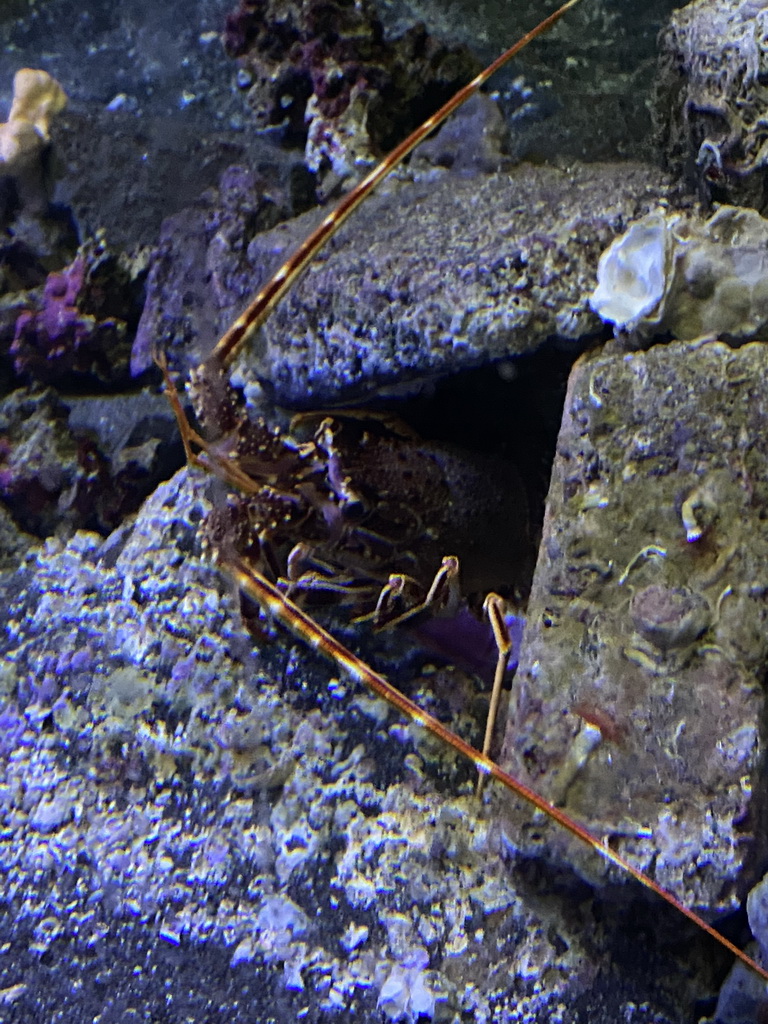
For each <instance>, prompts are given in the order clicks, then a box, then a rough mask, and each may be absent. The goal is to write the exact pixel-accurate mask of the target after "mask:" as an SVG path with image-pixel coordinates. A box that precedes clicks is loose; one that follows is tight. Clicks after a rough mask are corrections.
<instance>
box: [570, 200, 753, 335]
mask: <svg viewBox="0 0 768 1024" xmlns="http://www.w3.org/2000/svg"><path fill="white" fill-rule="evenodd" d="M597 282H598V283H597V288H596V289H595V291H594V292H593V293H592V296H591V298H590V305H591V307H592V309H594V310H595V312H596V313H597V314H598V315H599V316H600V317H602V319H603V320H605V321H607V322H609V323H612V324H614V325H615V326H616V328H617V329H618V330H622V331H634V330H637V331H638V332H639V333H640V334H641V335H643V336H645V337H648V336H650V335H651V334H660V333H669V334H671V335H673V336H674V337H675V338H679V339H680V340H681V341H693V340H694V339H697V338H714V337H727V338H735V339H739V340H748V339H750V338H753V337H755V336H756V334H757V333H758V332H759V331H760V330H761V329H763V328H764V327H765V326H766V324H768V221H767V220H766V219H765V218H763V217H761V216H760V214H758V213H757V212H756V211H755V210H750V209H743V208H741V207H735V206H723V207H721V208H720V209H719V210H718V211H717V213H715V214H714V216H712V217H710V218H709V220H707V221H702V220H701V219H700V218H698V217H696V216H694V215H682V214H679V213H674V214H671V213H662V212H661V211H659V212H656V213H651V214H648V215H647V216H645V217H643V218H642V219H641V220H638V221H636V222H635V223H634V224H633V225H632V226H631V227H630V228H629V230H628V231H627V232H626V233H625V234H624V235H622V236H621V237H620V238H617V239H616V240H615V241H614V242H613V243H612V244H611V245H610V246H609V248H608V249H607V250H606V251H605V252H604V253H603V255H602V256H601V257H600V262H599V264H598V271H597Z"/></svg>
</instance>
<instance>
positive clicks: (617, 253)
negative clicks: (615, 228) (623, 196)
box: [589, 213, 668, 330]
mask: <svg viewBox="0 0 768 1024" xmlns="http://www.w3.org/2000/svg"><path fill="white" fill-rule="evenodd" d="M667 237H668V232H667V222H666V220H665V218H664V217H663V216H662V214H660V213H649V214H648V215H647V216H646V217H643V218H642V219H641V220H638V221H635V223H634V224H633V225H632V227H631V228H630V229H629V231H627V232H626V233H625V234H623V235H622V236H621V237H620V238H617V239H616V240H615V241H614V242H613V243H612V244H611V245H610V246H609V247H608V248H607V249H606V251H605V252H604V253H603V255H602V256H601V257H600V262H599V263H598V267H597V288H596V289H595V291H594V292H593V294H592V297H591V298H590V300H589V304H590V306H591V307H592V309H593V310H594V311H595V312H596V313H597V315H598V316H600V317H602V319H603V320H606V321H608V322H609V323H612V324H615V325H616V326H617V327H619V328H620V329H621V330H631V329H633V328H634V327H636V326H637V324H638V323H639V322H640V321H641V320H643V319H645V318H647V317H649V316H651V315H652V314H653V312H654V310H656V309H657V308H658V306H659V304H660V303H661V300H662V299H663V298H664V292H665V290H666V278H667V273H666V269H667V268H666V256H667Z"/></svg>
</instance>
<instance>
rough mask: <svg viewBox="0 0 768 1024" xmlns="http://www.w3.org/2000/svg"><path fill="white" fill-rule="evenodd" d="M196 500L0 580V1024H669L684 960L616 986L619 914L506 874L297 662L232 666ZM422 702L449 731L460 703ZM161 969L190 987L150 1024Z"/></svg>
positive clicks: (435, 763)
mask: <svg viewBox="0 0 768 1024" xmlns="http://www.w3.org/2000/svg"><path fill="white" fill-rule="evenodd" d="M208 486H209V485H208V482H207V481H205V480H204V479H203V478H201V477H200V476H199V475H197V474H193V475H190V474H188V473H187V471H182V472H181V473H179V474H177V476H176V477H175V478H174V479H173V480H171V481H170V482H168V483H167V484H164V485H162V486H161V487H159V488H158V489H157V491H156V492H155V494H154V495H153V496H152V497H151V498H150V499H149V500H148V501H147V503H146V504H145V506H144V508H143V509H142V511H141V513H140V514H139V516H138V517H137V519H136V520H135V522H133V523H132V524H129V525H126V526H125V527H123V528H121V529H119V530H118V531H116V532H115V533H114V534H113V535H112V536H111V537H110V538H109V539H107V540H106V541H102V540H101V539H100V538H98V537H96V536H95V535H93V534H88V533H79V534H77V535H76V536H75V537H74V538H73V539H72V541H71V542H70V543H69V544H68V545H66V546H63V545H61V544H57V543H55V542H50V543H49V544H48V545H47V546H46V548H45V549H44V550H41V551H40V552H39V553H37V554H36V555H35V554H33V555H30V557H29V558H28V559H27V561H26V563H25V564H24V565H23V567H22V568H21V569H20V570H19V571H18V572H17V573H16V574H15V575H14V576H12V577H6V578H5V579H2V580H0V601H2V605H3V607H4V608H5V609H6V615H7V618H6V622H5V628H4V630H3V632H2V634H0V651H1V653H2V666H3V667H2V670H1V671H0V723H1V724H2V729H1V731H0V763H1V764H2V783H0V820H1V821H2V829H1V830H0V866H1V867H2V873H3V879H4V901H5V903H4V907H5V909H7V912H8V914H9V915H12V916H13V920H14V923H13V928H12V930H10V925H9V924H7V923H6V924H3V926H2V927H3V934H4V935H5V936H8V938H9V939H10V941H11V950H12V952H11V953H9V955H7V956H5V957H3V958H2V960H1V961H0V990H2V992H3V1000H4V1008H3V1019H4V1020H5V1021H8V1022H12V1021H23V1020H29V1019H30V1017H31V1016H33V1015H36V1016H37V1017H39V1018H40V1019H52V1018H53V1017H54V1013H55V1016H56V1019H59V1020H63V1021H74V1020H77V1021H81V1020H83V1019H90V1018H91V1016H93V1015H95V1014H96V1013H97V1012H100V1013H102V1014H104V1015H106V1016H104V1019H105V1020H117V1019H121V1014H122V1013H124V1012H127V1009H126V1007H127V1006H129V1005H131V1000H132V1001H133V1005H136V1001H138V1002H140V1004H141V1005H142V1006H144V1007H146V1008H147V1009H149V1008H150V1007H153V1008H155V1009H156V1010H158V1012H159V1009H160V1007H161V1006H163V1007H166V1009H165V1010H164V1011H163V1012H166V1013H167V1014H169V1016H167V1018H166V1019H168V1020H172V1021H179V1022H180V1021H181V1020H183V1019H185V1017H186V1014H189V1013H190V1012H192V1013H193V1014H194V1016H195V1019H200V1020H202V1019H207V1018H208V1017H209V1016H211V1015H212V1014H215V1013H220V1012H224V1010H227V1011H229V1012H230V1013H232V1014H234V1017H233V1019H237V1020H245V1019H246V1018H245V1017H244V1016H243V1015H242V1002H243V1001H245V1002H246V1003H247V1005H248V1016H247V1019H248V1020H251V1021H260V1022H266V1021H267V1020H269V1019H272V1017H273V1016H274V1015H277V1017H278V1019H280V1020H290V1019H296V1018H297V1017H299V1016H301V1019H304V1020H308V1021H326V1020H331V1019H334V1020H353V1019H354V1020H358V1021H370V1022H373V1021H378V1020H381V1019H382V1018H383V1019H391V1020H398V1019H405V1020H412V1021H413V1020H415V1019H416V1018H417V1017H418V1015H419V1013H423V1014H424V1015H426V1017H427V1018H430V1017H433V1016H434V1017H435V1018H436V1019H443V1020H457V1021H458V1020H459V1019H466V1018H467V1017H469V1018H470V1019H472V1020H476V1021H490V1020H496V1021H505V1022H514V1021H521V1022H522V1021H528V1022H531V1024H533V1022H537V1021H540V1022H543V1021H563V1022H569V1024H571V1022H576V1021H584V1022H587V1021H589V1022H590V1024H613V1022H615V1021H616V1020H618V1019H631V1020H633V1021H636V1022H648V1024H650V1022H651V1021H653V1022H655V1024H659V1022H669V1024H674V1022H676V1021H678V1020H680V1019H681V1015H682V1013H683V1012H684V1011H683V1007H684V1006H685V1005H686V1002H687V1001H688V1000H690V998H691V997H692V993H693V991H694V990H695V989H694V988H693V987H692V986H695V985H696V984H697V982H696V981H691V977H692V976H691V973H690V972H691V970H692V968H693V976H694V977H695V976H696V972H695V964H696V961H697V956H698V953H697V950H696V939H695V936H691V935H684V936H683V939H682V941H681V942H680V944H679V946H678V949H679V951H680V955H681V957H683V958H684V961H685V963H686V965H687V966H686V968H685V970H686V979H687V980H686V979H683V978H682V977H681V976H680V975H678V974H677V973H676V964H677V961H676V956H675V954H674V952H673V951H672V950H670V949H669V948H667V949H665V950H663V951H662V950H660V949H658V948H656V949H655V948H654V944H653V940H651V941H650V943H649V945H648V946H647V947H646V948H645V952H644V957H643V958H642V962H641V965H640V966H638V960H637V955H636V954H637V947H636V940H635V937H634V935H633V940H632V943H631V944H629V943H628V942H627V937H626V935H625V933H624V930H623V928H622V927H621V914H622V913H627V912H629V908H630V907H631V904H627V903H626V902H625V901H624V900H623V899H619V900H618V901H614V902H609V903H606V904H602V905H601V904H592V902H591V901H590V900H589V899H588V898H587V897H588V891H587V890H586V888H585V887H584V886H583V885H582V884H581V883H579V882H578V880H576V881H574V879H573V878H569V876H568V873H567V872H566V873H563V875H562V876H559V875H558V874H557V873H552V872H548V871H547V869H546V868H544V867H543V866H537V865H535V864H533V863H526V862H524V861H520V862H517V861H514V860H512V861H511V862H510V863H508V864H504V863H502V860H501V858H500V854H501V851H502V844H501V842H500V832H499V829H498V827H497V823H496V821H495V820H494V818H493V817H489V815H488V808H487V806H486V807H485V808H483V807H481V806H480V805H479V804H478V803H477V802H476V800H475V799H474V798H473V797H472V796H471V792H472V789H473V787H474V779H473V776H472V773H471V772H468V771H465V770H463V769H462V768H461V767H460V766H457V765H456V764H455V763H454V759H453V758H452V757H451V756H450V755H446V753H445V751H442V750H440V749H437V748H436V747H435V745H434V744H433V743H432V742H431V741H429V740H428V739H427V738H426V737H425V735H424V734H423V733H422V732H421V731H420V730H417V729H409V728H408V727H406V726H404V725H403V724H402V723H399V722H398V721H397V719H396V718H395V717H394V716H393V715H391V714H390V713H388V711H387V709H386V707H384V706H383V705H381V704H379V703H378V702H377V701H375V700H373V699H371V698H369V697H368V696H367V695H365V694H360V693H357V692H356V690H355V688H354V687H351V686H348V685H347V684H346V683H344V682H339V680H338V679H333V673H332V670H330V669H329V668H328V667H327V666H326V665H325V664H324V663H318V662H317V661H316V660H315V659H313V658H312V657H311V656H310V655H309V653H308V651H307V649H306V648H305V647H304V646H298V647H296V646H293V645H291V644H290V643H289V644H288V645H280V644H278V643H276V642H273V641H271V640H269V639H267V640H265V641H264V642H263V643H260V644H259V645H258V646H256V645H255V644H254V642H253V640H252V639H251V637H250V636H249V635H248V634H247V633H246V632H245V630H244V628H243V626H242V622H241V619H240V616H239V614H238V611H237V598H236V597H235V594H234V592H233V590H232V588H231V587H230V586H229V585H228V584H227V583H226V581H223V580H222V579H221V578H220V577H219V576H218V574H217V573H216V572H215V571H214V570H213V569H212V568H211V567H210V566H209V565H208V564H206V563H205V562H204V561H202V560H201V558H200V552H199V542H198V540H197V538H196V526H195V524H196V523H197V521H199V519H200V517H201V515H203V514H204V513H205V511H206V509H207V507H208V501H207V498H206V493H205V492H206V491H207V489H208ZM262 627H263V628H264V629H266V628H267V626H266V623H262ZM337 628H338V626H337ZM389 645H390V648H391V650H390V652H389V655H388V657H390V658H391V659H392V661H391V665H390V668H391V671H392V673H393V677H395V678H397V668H396V667H395V659H396V658H398V657H400V656H401V654H402V649H401V646H400V643H399V641H398V639H397V637H395V638H393V639H392V640H390V641H389ZM380 653H384V655H385V656H387V652H386V650H385V651H384V652H380ZM425 682H426V680H424V679H423V678H419V677H417V678H416V680H415V681H414V686H415V693H414V696H415V697H416V698H417V699H419V700H420V701H423V702H425V703H426V704H427V705H428V706H429V707H431V708H432V709H433V710H436V711H437V712H438V713H440V714H442V715H443V716H445V717H447V718H448V719H449V720H450V721H452V724H453V725H454V727H455V728H458V729H464V730H466V729H468V728H470V729H471V723H470V721H469V719H468V716H467V713H466V711H465V710H464V707H465V706H466V703H467V697H466V695H464V696H462V692H463V687H465V686H466V680H464V681H462V677H461V675H460V674H459V673H457V672H450V671H449V672H442V671H438V672H435V673H433V674H432V675H431V676H430V678H429V681H428V686H429V689H427V688H426V686H425V685H424V684H425ZM451 709H453V711H451ZM617 907H618V911H617ZM633 913H634V915H635V917H634V919H635V921H636V922H642V921H643V920H647V918H645V917H644V914H645V911H644V910H643V909H642V907H641V908H635V909H634V910H633ZM597 917H599V919H600V920H601V925H600V928H599V929H598V930H595V927H594V922H595V920H596V918H597ZM666 923H668V922H666ZM673 923H674V924H675V925H677V922H673ZM648 924H649V929H650V934H653V933H654V932H655V931H656V930H657V929H658V928H661V929H662V930H663V929H664V927H665V918H664V915H663V914H661V915H659V914H658V913H657V911H656V908H654V911H653V927H652V928H651V927H650V921H649V922H648ZM630 945H631V949H630V948H629V946H630ZM137 958H138V959H137ZM49 963H53V964H59V968H58V969H57V970H55V971H52V972H51V974H50V983H49V984H47V985H46V987H45V988H42V987H41V986H40V985H39V981H37V980H36V979H39V977H40V971H41V970H45V969H46V968H45V965H46V964H49ZM137 963H138V964H139V965H141V970H140V971H139V973H138V974H137V973H136V966H135V965H136V964H137ZM174 963H175V964H177V970H178V971H181V972H182V975H180V976H179V977H181V976H184V977H186V975H184V974H183V972H184V971H185V970H186V968H185V967H184V966H183V965H184V964H185V963H186V964H190V963H194V965H195V972H194V976H189V977H186V981H185V982H184V984H183V985H182V987H181V989H180V988H179V985H178V982H174V983H173V984H172V986H171V988H172V992H173V996H172V1002H171V1003H170V1009H168V1005H167V1004H166V1002H165V999H166V998H167V993H166V995H162V994H161V993H162V992H165V990H164V989H163V987H162V985H161V986H160V988H159V989H158V988H157V985H156V981H155V980H153V979H157V978H158V977H162V978H164V977H166V976H167V972H169V971H170V972H173V968H172V964H174ZM64 964H68V965H70V967H74V965H77V972H78V973H77V977H78V978H79V979H80V981H81V982H82V985H81V986H73V985H72V981H71V979H72V975H71V973H68V972H67V971H65V970H64V969H63V965H64ZM126 965H130V967H129V968H128V970H129V971H130V973H129V975H127V976H126V974H125V971H126ZM614 965H620V969H621V976H620V977H617V976H616V974H615V970H614ZM649 966H650V967H651V968H652V969H651V970H650V976H649V973H648V972H649ZM704 984H706V982H705V981H703V980H702V979H701V978H699V981H698V986H699V991H700V990H701V989H700V986H702V985H704ZM182 992H183V996H182V994H181V993H182ZM182 999H183V1005H184V1006H185V1007H187V1009H186V1011H185V1010H183V1009H182V1006H181V1003H180V1001H181V1000H182ZM158 1000H160V1002H158ZM641 1002H642V1005H639V1004H640V1003H641ZM190 1007H191V1008H192V1009H191V1010H190V1009H189V1008H190ZM462 1014H463V1016H462ZM627 1014H629V1015H630V1016H629V1017H627V1016H626V1015H627Z"/></svg>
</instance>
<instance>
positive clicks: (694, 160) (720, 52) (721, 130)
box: [655, 0, 768, 212]
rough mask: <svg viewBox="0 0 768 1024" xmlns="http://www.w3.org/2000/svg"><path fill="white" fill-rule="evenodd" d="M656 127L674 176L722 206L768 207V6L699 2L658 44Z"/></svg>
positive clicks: (756, 0)
mask: <svg viewBox="0 0 768 1024" xmlns="http://www.w3.org/2000/svg"><path fill="white" fill-rule="evenodd" d="M659 50H660V54H659V70H658V79H657V84H656V96H655V119H656V124H657V130H658V133H659V136H660V141H661V145H662V148H663V152H664V156H665V159H666V162H667V164H668V166H669V167H670V169H671V170H673V171H674V172H675V173H676V174H678V175H680V176H681V177H684V178H685V180H686V181H687V182H688V184H689V185H695V186H697V187H698V189H699V190H700V192H701V194H702V195H703V196H705V197H707V198H709V199H712V200H716V201H717V202H721V203H722V202H725V203H732V204H734V205H739V206H754V207H755V208H756V209H758V210H759V211H761V212H765V210H766V207H767V206H768V189H767V188H766V183H767V182H768V176H767V175H766V168H767V167H768V152H767V151H766V147H765V126H764V124H763V110H764V108H765V68H766V64H767V63H768V8H766V6H765V3H764V2H763V0H694V2H693V3H689V4H688V5H687V6H685V7H682V8H681V9H680V10H677V11H675V12H674V13H673V15H672V17H671V19H670V22H669V24H668V26H667V27H666V28H665V29H664V30H663V32H662V33H661V36H660V38H659Z"/></svg>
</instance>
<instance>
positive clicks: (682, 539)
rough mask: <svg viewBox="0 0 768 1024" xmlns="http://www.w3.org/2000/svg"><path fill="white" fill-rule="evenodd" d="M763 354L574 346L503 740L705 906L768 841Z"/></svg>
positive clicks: (578, 810) (736, 882)
mask: <svg viewBox="0 0 768 1024" xmlns="http://www.w3.org/2000/svg"><path fill="white" fill-rule="evenodd" d="M767 363H768V352H767V350H766V348H765V346H763V345H760V344H750V345H746V346H744V347H743V348H741V349H738V350H736V351H734V350H733V349H731V348H729V347H728V346H726V345H724V344H722V343H719V342H713V343H709V344H706V345H700V346H695V345H684V344H680V343H673V344H670V345H668V346H656V347H655V348H652V349H651V350H650V351H648V352H647V353H638V354H633V355H627V356H622V355H618V354H594V355H592V356H590V357H585V358H584V359H582V360H581V361H580V362H579V363H578V364H577V365H576V367H575V369H574V371H573V375H572V378H571V381H570V384H569V390H568V395H567V399H566V406H565V413H564V419H563V425H562V428H561V432H560V437H559V440H558V445H557V455H556V459H555V466H554V471H553V476H552V482H551V486H550V492H549V498H548V502H547V510H546V516H545V523H544V532H543V537H542V543H541V547H540V551H539V561H538V564H537V568H536V572H535V576H534V583H533V589H532V594H531V600H530V604H529V609H528V621H527V626H526V631H525V634H524V637H523V641H522V647H521V651H520V665H519V668H518V672H517V676H516V679H515V684H514V690H513V695H512V700H511V707H510V715H509V721H508V725H507V735H506V742H505V748H504V754H503V759H502V760H503V763H505V764H506V766H508V767H509V768H510V770H511V771H512V773H513V774H516V775H518V776H519V777H520V778H522V779H523V780H524V781H526V782H528V783H529V784H530V785H531V786H533V788H535V789H537V790H539V791H540V792H543V793H544V794H545V795H546V796H547V797H548V798H549V799H551V800H553V801H554V802H556V803H558V804H560V805H562V806H563V807H564V809H565V810H566V811H567V812H568V813H569V814H571V815H572V816H573V817H575V818H576V819H578V820H582V821H584V822H585V824H586V825H587V826H588V827H589V828H591V829H592V831H593V832H595V833H596V834H597V835H598V836H602V837H608V838H609V839H610V841H611V844H612V846H613V847H614V848H615V849H616V850H617V851H619V852H620V853H622V854H623V855H624V856H626V857H628V858H629V859H630V860H632V862H633V863H635V864H636V865H637V866H638V867H640V868H642V870H644V871H646V872H648V873H650V874H651V876H652V877H653V878H654V879H655V880H656V881H657V882H658V883H659V884H660V885H662V886H663V887H665V888H667V889H669V890H671V891H672V892H673V893H674V894H675V895H676V896H677V897H678V898H679V899H680V900H682V902H683V903H685V904H686V905H687V906H690V907H693V908H696V909H698V910H699V912H701V913H703V914H705V915H708V916H710V917H716V916H717V915H718V914H721V913H724V912H728V911H730V910H733V909H734V908H735V907H736V906H738V904H739V901H740V900H741V899H742V898H743V896H744V895H745V894H746V891H747V890H748V888H749V886H750V884H752V882H753V880H754V879H753V877H752V874H751V872H752V870H753V868H752V865H754V864H756V863H761V862H762V858H763V857H764V856H765V853H766V850H765V846H764V839H762V838H761V837H762V836H763V835H764V832H763V830H762V823H763V821H764V814H765V801H764V800H763V799H762V797H761V796H760V794H761V793H762V791H763V787H764V779H763V775H762V770H761V769H760V767H759V766H760V761H761V751H762V742H761V739H760V722H761V716H762V713H763V707H764V696H763V691H762V680H763V678H764V674H765V665H766V659H767V658H768V639H766V630H765V621H766V617H767V616H768V605H767V604H766V590H765V586H764V584H763V582H762V581H763V580H764V579H765V574H766V570H767V568H768V541H766V536H765V531H764V529H763V523H762V512H761V510H762V509H763V508H764V503H765V500H766V497H767V496H768V444H767V443H766V440H765V432H764V430H763V429H762V427H761V423H762V422H763V417H764V416H765V415H766V398H765V388H764V380H765V374H766V370H767V368H768V367H767V365H766V364H767ZM587 736H591V737H592V739H593V740H596V743H595V742H593V743H591V744H589V743H587V742H586V738H587ZM508 829H509V835H510V837H511V841H512V842H514V844H515V845H516V846H517V847H519V848H522V849H524V850H528V851H531V850H536V851H537V852H538V854H539V855H543V856H546V857H559V856H562V854H563V849H564V840H563V838H562V837H561V836H560V835H553V834H552V832H551V830H549V829H544V828H542V825H541V822H538V821H537V822H534V823H532V822H531V821H530V818H529V816H526V815H525V814H521V813H513V812H509V825H508ZM565 846H567V850H568V852H567V857H568V860H569V863H576V864H581V865H582V870H584V871H585V873H587V874H589V875H590V876H591V875H592V872H593V871H594V870H595V864H594V863H591V862H589V861H588V860H587V859H585V858H584V857H583V856H582V855H581V852H580V851H574V850H573V848H572V846H571V845H570V844H565Z"/></svg>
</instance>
